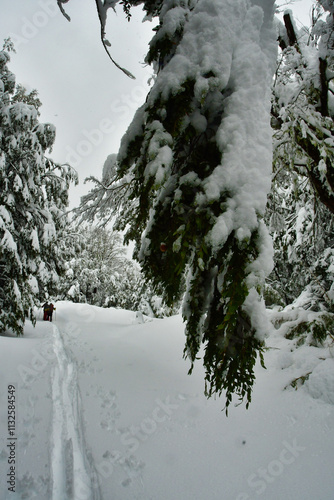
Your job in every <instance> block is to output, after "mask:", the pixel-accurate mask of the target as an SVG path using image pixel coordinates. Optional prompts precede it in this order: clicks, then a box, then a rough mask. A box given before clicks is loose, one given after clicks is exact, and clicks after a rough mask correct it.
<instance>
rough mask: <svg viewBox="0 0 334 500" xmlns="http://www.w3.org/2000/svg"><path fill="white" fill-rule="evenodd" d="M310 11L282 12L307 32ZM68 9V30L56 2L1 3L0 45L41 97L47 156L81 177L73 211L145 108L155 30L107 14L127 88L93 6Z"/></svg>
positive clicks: (76, 0) (304, 4)
mask: <svg viewBox="0 0 334 500" xmlns="http://www.w3.org/2000/svg"><path fill="white" fill-rule="evenodd" d="M277 3H278V5H282V4H284V3H285V2H284V0H281V1H278V2H277ZM287 3H289V2H287ZM311 5H312V0H299V1H298V0H296V2H294V3H293V4H292V5H288V6H287V7H288V8H293V10H294V11H295V13H296V14H295V15H296V17H297V18H298V19H300V20H301V22H303V23H305V24H308V20H309V12H310V6H311ZM65 9H66V11H67V12H68V14H69V15H70V17H71V22H68V21H67V20H66V19H65V18H64V17H63V16H62V15H61V13H60V12H59V10H58V7H57V4H56V0H0V41H1V40H3V39H4V38H6V37H7V36H11V37H12V39H13V41H14V42H15V46H16V50H17V53H16V54H12V55H11V63H10V65H9V68H10V70H11V71H13V73H15V75H16V81H17V83H22V84H24V85H25V86H26V87H27V88H28V89H29V90H31V89H33V88H36V89H37V90H38V92H39V96H40V99H41V101H42V103H43V107H42V108H41V118H40V121H42V122H50V123H53V124H54V125H55V126H56V128H57V138H56V144H55V147H54V150H53V152H52V154H51V155H50V156H51V157H52V158H53V159H54V160H56V161H58V162H60V163H64V162H70V163H71V164H72V165H73V166H74V167H75V168H76V170H77V171H78V174H79V179H80V185H79V187H78V188H76V189H72V190H71V200H70V201H71V206H74V205H77V204H78V203H79V201H80V196H81V195H82V194H83V193H85V192H87V191H88V190H89V189H90V187H91V184H88V185H86V186H83V181H84V179H85V177H87V176H89V175H96V176H98V177H100V175H101V170H102V166H103V163H104V160H105V159H106V157H107V156H108V154H110V153H117V150H118V147H119V143H120V139H121V137H122V135H123V134H124V132H125V131H126V129H127V127H128V125H129V124H130V121H131V118H132V116H133V114H134V112H135V111H136V109H137V108H138V106H139V105H141V104H142V103H143V102H144V100H145V97H146V93H147V91H148V84H147V81H148V79H149V76H150V74H151V71H150V68H147V67H146V68H145V66H144V65H143V60H144V57H145V55H146V52H147V44H148V42H149V40H150V39H151V37H152V31H151V29H152V27H153V25H152V24H151V23H145V24H144V25H143V24H142V22H141V21H142V18H143V12H142V11H141V10H140V9H137V12H135V13H134V15H133V20H132V21H131V22H130V23H128V22H127V21H126V19H125V16H124V14H123V12H122V10H121V9H119V11H118V14H117V15H116V14H114V13H113V12H112V11H109V16H108V24H107V37H108V39H109V41H110V42H111V44H112V47H111V53H112V56H113V57H114V59H116V61H117V62H118V63H119V64H121V65H122V66H125V67H126V68H127V69H128V70H129V71H131V72H132V73H133V74H134V75H135V76H136V80H131V79H130V78H128V77H126V76H125V75H124V74H123V73H122V72H121V71H119V70H118V69H117V68H116V67H115V66H114V65H113V64H112V63H111V62H110V60H109V59H108V57H107V55H106V53H105V51H104V49H103V46H102V44H101V41H100V26H99V21H98V18H97V13H96V8H95V1H94V0H71V1H70V2H68V4H65Z"/></svg>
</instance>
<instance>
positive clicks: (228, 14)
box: [83, 0, 276, 404]
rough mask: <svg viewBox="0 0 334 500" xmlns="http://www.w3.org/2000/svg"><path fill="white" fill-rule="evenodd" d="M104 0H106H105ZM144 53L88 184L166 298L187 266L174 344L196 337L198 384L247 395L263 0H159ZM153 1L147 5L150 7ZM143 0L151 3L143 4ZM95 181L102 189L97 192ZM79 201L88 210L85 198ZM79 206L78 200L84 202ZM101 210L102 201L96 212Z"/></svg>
mask: <svg viewBox="0 0 334 500" xmlns="http://www.w3.org/2000/svg"><path fill="white" fill-rule="evenodd" d="M114 3H115V2H114ZM140 3H144V9H146V10H147V12H148V14H149V15H152V14H153V15H154V14H157V13H158V14H159V21H160V23H159V26H158V27H157V29H156V34H155V36H154V37H153V39H152V41H151V43H150V49H149V53H148V55H147V62H149V63H150V64H152V65H153V67H154V69H155V72H156V78H155V82H154V85H153V87H152V89H151V91H150V93H149V95H148V97H147V100H146V103H145V104H144V105H143V106H142V107H141V108H140V109H139V110H138V111H137V113H136V115H135V117H134V120H133V122H132V124H131V125H130V127H129V129H128V131H127V133H126V134H125V136H124V138H123V141H122V144H121V148H120V151H119V154H118V158H117V163H113V172H112V174H111V175H110V176H109V180H108V183H107V185H105V186H102V185H101V184H100V186H98V187H97V191H95V194H96V196H100V201H101V203H102V205H103V206H104V209H105V208H106V206H107V200H109V216H110V214H111V213H112V211H113V210H114V212H115V213H116V212H118V221H117V228H118V229H125V228H127V233H126V240H127V241H129V240H135V241H136V250H135V256H136V257H137V258H138V260H139V261H140V262H141V265H142V269H143V271H144V274H145V276H146V277H147V279H149V280H151V281H152V282H153V284H154V286H155V287H156V289H157V290H158V291H159V292H160V293H162V294H163V295H164V298H165V300H166V302H167V304H172V303H173V301H175V300H177V299H178V298H179V295H180V293H181V290H182V287H181V284H182V283H183V278H184V275H186V276H187V279H186V282H187V285H186V295H185V300H184V305H183V316H184V319H185V322H186V337H187V341H186V349H185V354H186V355H187V356H188V357H189V358H190V360H191V363H192V364H193V363H194V361H195V359H196V356H197V353H198V351H199V349H200V346H201V344H202V343H204V344H205V355H204V365H205V369H206V392H207V394H208V395H211V394H212V393H214V392H218V393H220V392H221V390H223V389H226V390H227V404H229V402H230V401H231V395H232V393H233V392H236V393H237V394H239V396H241V397H244V396H247V399H248V401H249V400H250V395H251V388H252V383H253V379H254V374H253V367H254V363H255V359H256V355H257V352H258V350H260V351H261V346H262V343H263V339H264V335H265V334H266V323H265V321H264V316H263V304H262V302H261V297H260V294H261V287H262V284H263V280H264V277H265V275H266V273H267V272H268V271H269V270H270V268H271V244H270V240H269V237H268V235H267V231H266V228H265V226H264V224H263V221H262V217H263V214H264V209H265V205H266V197H267V193H268V191H269V189H270V173H271V131H270V125H269V115H270V85H271V78H272V74H273V70H274V63H275V59H276V44H275V33H273V30H272V19H273V2H272V1H271V0H269V1H268V0H266V1H265V0H254V1H249V0H233V1H230V0H187V1H184V0H173V1H169V0H165V1H160V2H153V4H154V5H153V6H152V2H137V1H136V2H130V1H128V2H126V6H128V7H130V6H131V5H138V4H140ZM153 7H154V8H153ZM152 9H153V11H154V12H153V11H152ZM103 191H104V194H103ZM84 203H85V204H86V206H85V207H83V210H85V209H88V211H89V210H91V214H92V213H93V211H94V210H93V207H92V205H93V203H92V198H90V199H89V197H88V198H86V199H85V200H84ZM86 213H88V212H86ZM105 213H106V212H105Z"/></svg>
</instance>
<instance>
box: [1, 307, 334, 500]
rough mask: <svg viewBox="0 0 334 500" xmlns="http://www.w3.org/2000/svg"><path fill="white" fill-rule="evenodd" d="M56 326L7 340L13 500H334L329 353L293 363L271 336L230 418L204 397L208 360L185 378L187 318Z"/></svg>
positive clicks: (114, 317)
mask: <svg viewBox="0 0 334 500" xmlns="http://www.w3.org/2000/svg"><path fill="white" fill-rule="evenodd" d="M56 314H57V316H56V318H55V319H56V321H55V322H54V323H53V324H50V323H45V322H43V321H41V320H39V321H38V322H37V326H36V328H35V329H34V328H33V327H32V326H31V325H29V324H27V326H26V329H25V336H24V338H19V339H17V338H14V337H11V336H9V335H8V336H2V337H0V376H1V379H0V380H1V396H0V397H1V401H0V403H1V405H0V412H1V413H0V417H1V418H0V422H1V423H0V439H1V441H0V477H1V485H0V498H1V499H4V500H7V499H8V500H11V499H13V500H17V499H29V500H30V499H38V500H67V499H75V500H88V499H89V500H90V499H94V500H96V499H97V500H99V499H103V500H111V499H112V500H136V499H138V500H150V499H152V500H175V499H180V500H190V499H191V500H194V499H195V500H197V499H198V500H199V499H204V498H205V499H208V500H249V499H258V498H262V499H266V500H283V499H284V500H290V499H291V500H333V498H334V475H333V465H334V455H333V449H334V433H333V428H334V418H333V417H334V406H333V405H334V360H333V358H332V356H331V354H332V353H331V351H330V349H316V348H310V347H309V348H300V349H299V350H293V349H292V347H293V345H292V341H288V340H286V339H284V338H283V337H282V332H281V331H280V330H277V331H273V332H272V335H271V338H270V340H269V341H268V345H269V346H270V347H271V349H269V350H268V352H267V354H266V365H267V370H264V369H263V368H261V367H258V368H257V382H256V386H255V388H254V393H253V401H252V404H251V406H250V408H249V410H245V408H244V406H239V407H233V406H232V407H231V409H230V411H229V417H228V418H227V417H226V416H225V413H224V412H222V411H221V409H222V408H223V407H224V401H223V400H222V399H221V400H219V399H217V400H209V401H208V400H206V398H205V397H204V395H203V372H202V368H201V363H200V361H199V362H198V366H197V367H196V369H195V371H194V374H193V375H192V376H188V375H187V370H188V363H187V362H186V361H184V360H183V359H182V352H183V343H184V336H183V326H182V320H181V318H180V317H179V316H175V317H172V318H168V319H164V320H153V321H148V322H145V323H139V320H138V319H136V315H135V313H133V312H129V311H122V310H115V309H109V310H106V309H99V308H97V307H92V306H87V305H80V304H70V303H66V302H60V303H58V304H57V311H56ZM310 371H313V374H312V375H310V376H309V379H308V381H307V382H305V384H304V386H303V387H301V388H300V389H299V390H298V391H295V390H294V389H292V388H288V389H286V390H284V387H286V386H287V385H288V384H289V383H290V382H291V381H292V380H293V379H295V378H297V377H300V376H304V375H305V374H307V373H308V372H310ZM8 385H13V386H15V412H16V414H15V419H16V422H15V423H16V428H15V437H16V438H17V439H16V440H14V439H13V436H12V437H10V436H9V431H8V429H7V420H8V419H7V407H8V403H7V399H8V398H7V395H8ZM11 401H12V399H11ZM8 438H9V439H8ZM8 444H9V445H10V446H8ZM11 452H12V455H10V454H11ZM10 456H12V458H15V464H14V466H13V465H12V467H15V471H14V475H15V480H14V483H15V489H16V491H15V493H14V492H9V491H8V490H7V488H8V486H10V484H7V483H6V481H7V479H6V475H7V473H8V472H9V470H10V465H9V463H8V459H9V458H8V457H10Z"/></svg>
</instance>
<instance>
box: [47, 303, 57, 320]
mask: <svg viewBox="0 0 334 500" xmlns="http://www.w3.org/2000/svg"><path fill="white" fill-rule="evenodd" d="M55 309H56V308H55V306H54V305H53V304H52V303H51V304H49V308H48V317H47V321H52V314H53V311H54V310H55Z"/></svg>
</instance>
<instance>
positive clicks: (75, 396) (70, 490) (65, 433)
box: [51, 325, 100, 500]
mask: <svg viewBox="0 0 334 500" xmlns="http://www.w3.org/2000/svg"><path fill="white" fill-rule="evenodd" d="M53 340H54V351H55V354H56V358H57V363H56V365H55V367H54V370H53V373H52V375H51V376H52V401H53V422H52V436H51V440H52V456H51V467H52V500H99V498H100V495H99V489H98V482H97V477H96V472H95V470H94V467H93V466H92V465H91V463H90V462H89V459H88V457H87V451H86V447H85V444H84V433H83V425H82V420H81V411H80V409H81V398H80V392H79V388H78V381H77V370H76V366H75V363H74V362H73V361H72V360H71V359H70V356H69V354H68V352H67V351H66V348H65V346H64V342H63V339H62V335H61V333H60V331H59V330H58V328H57V327H56V326H55V325H53Z"/></svg>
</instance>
